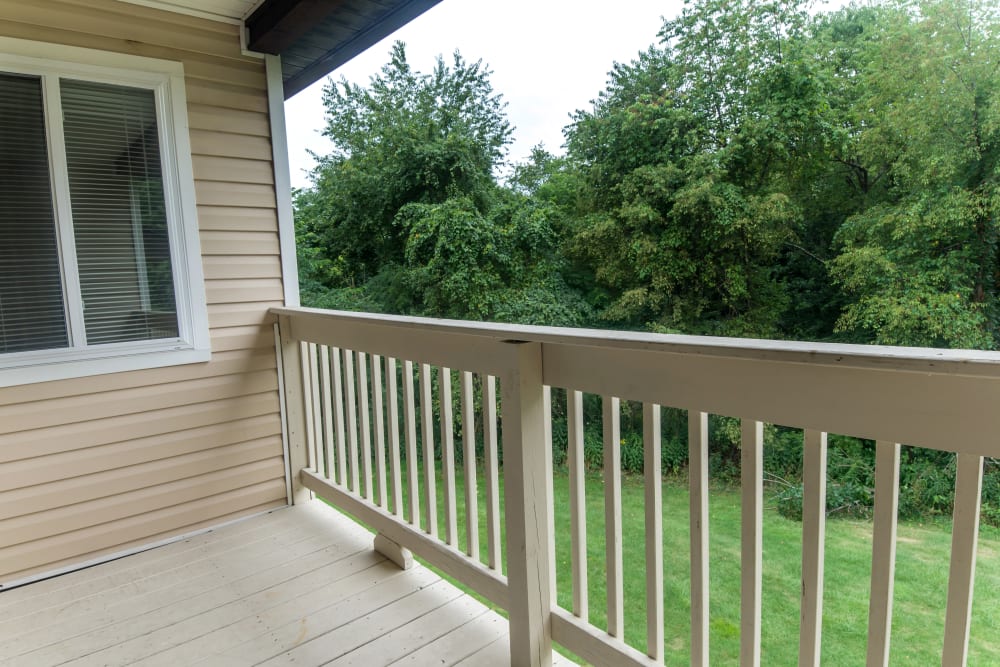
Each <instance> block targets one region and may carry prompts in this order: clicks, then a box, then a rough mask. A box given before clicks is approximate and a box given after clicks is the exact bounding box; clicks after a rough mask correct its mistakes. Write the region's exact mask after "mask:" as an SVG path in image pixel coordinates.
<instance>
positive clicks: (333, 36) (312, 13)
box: [246, 0, 440, 99]
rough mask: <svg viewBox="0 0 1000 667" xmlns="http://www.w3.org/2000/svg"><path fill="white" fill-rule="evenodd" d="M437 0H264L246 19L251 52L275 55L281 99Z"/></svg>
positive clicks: (344, 60)
mask: <svg viewBox="0 0 1000 667" xmlns="http://www.w3.org/2000/svg"><path fill="white" fill-rule="evenodd" d="M438 2H440V0H265V2H264V3H263V4H261V6H260V7H258V8H257V9H256V10H255V11H254V12H253V14H251V15H250V16H249V18H247V20H246V27H247V46H248V48H249V49H250V50H251V51H257V52H259V53H270V54H272V55H280V56H281V74H282V80H283V82H284V88H285V99H288V98H289V97H291V96H292V95H294V94H295V93H297V92H299V91H300V90H302V89H303V88H306V87H307V86H309V85H310V84H312V83H313V82H315V81H318V80H319V79H321V78H323V77H324V76H326V75H327V74H329V73H330V72H332V71H333V70H334V69H336V68H337V67H339V66H340V65H343V64H344V63H346V62H347V61H348V60H350V59H351V58H353V57H354V56H356V55H358V54H359V53H361V52H362V51H364V50H365V49H367V48H368V47H370V46H372V45H373V44H375V43H376V42H378V41H379V40H381V39H383V38H385V37H387V36H388V35H390V34H392V33H393V32H395V31H396V30H398V29H399V28H401V27H403V26H404V25H406V24H407V23H409V22H410V21H412V20H413V19H415V18H416V17H418V16H420V15H421V14H423V13H424V12H425V11H427V10H428V9H430V8H431V7H433V6H434V5H436V4H437V3H438Z"/></svg>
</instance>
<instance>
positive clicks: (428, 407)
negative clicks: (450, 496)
mask: <svg viewBox="0 0 1000 667" xmlns="http://www.w3.org/2000/svg"><path fill="white" fill-rule="evenodd" d="M420 431H421V440H422V444H423V448H424V505H425V510H424V511H425V512H426V515H427V532H428V533H429V534H431V535H434V536H437V534H438V528H437V481H436V479H435V478H436V476H437V470H436V469H435V465H434V399H433V394H432V392H431V367H430V364H420Z"/></svg>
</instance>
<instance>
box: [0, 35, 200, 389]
mask: <svg viewBox="0 0 1000 667" xmlns="http://www.w3.org/2000/svg"><path fill="white" fill-rule="evenodd" d="M0 72H4V73H12V74H24V75H29V76H39V77H41V87H42V101H43V105H44V115H45V133H46V141H47V145H48V160H49V177H50V181H51V188H52V204H53V212H54V215H55V220H56V236H57V247H58V253H59V266H60V271H61V280H62V286H63V301H64V308H65V312H66V326H67V333H68V342H69V347H64V348H52V349H45V350H32V351H28V352H9V353H2V354H0V387H5V386H13V385H19V384H28V383H33V382H44V381H50V380H58V379H67V378H73V377H86V376H91V375H99V374H104V373H115V372H122V371H128V370H139V369H148V368H159V367H164V366H173V365H178V364H189V363H199V362H205V361H209V360H210V358H211V341H210V335H209V327H208V309H207V305H206V299H205V284H204V275H203V268H202V260H201V244H200V240H199V237H198V211H197V205H196V196H195V187H194V170H193V166H192V159H191V145H190V138H189V133H188V120H187V99H186V95H185V87H184V85H185V84H184V68H183V65H182V64H181V63H179V62H175V61H169V60H161V59H156V58H146V57H142V56H133V55H128V54H120V53H113V52H107V51H97V50H94V49H85V48H80V47H73V46H66V45H61V44H50V43H45V42H33V41H28V40H21V39H15V38H7V37H0ZM60 78H65V79H77V80H80V81H92V82H95V83H106V84H112V85H119V86H129V87H133V88H143V89H147V90H151V91H152V92H153V95H154V99H155V102H156V119H157V135H158V140H159V142H160V162H161V170H162V176H163V194H164V204H165V208H166V213H167V230H168V231H167V234H168V238H169V243H170V260H171V268H172V273H173V284H174V298H175V302H176V309H177V325H178V337H176V338H161V339H154V340H146V341H132V342H123V343H103V344H97V345H91V346H86V345H81V343H82V342H83V341H84V340H85V327H84V321H83V302H82V297H81V295H80V276H79V271H78V267H77V263H76V249H75V238H74V231H73V215H72V210H71V205H70V191H69V172H68V166H67V158H66V147H65V140H64V136H63V130H62V120H63V116H62V103H61V99H60V89H59V79H60Z"/></svg>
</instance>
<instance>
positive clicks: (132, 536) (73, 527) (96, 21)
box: [0, 0, 285, 584]
mask: <svg viewBox="0 0 1000 667" xmlns="http://www.w3.org/2000/svg"><path fill="white" fill-rule="evenodd" d="M0 35H3V36H8V37H17V38H21V39H31V40H36V41H42V42H54V43H59V44H67V45H71V46H79V47H85V48H92V49H99V50H104V51H114V52H120V53H128V54H133V55H140V56H147V57H153V58H162V59H168V60H175V61H180V62H182V63H183V64H184V69H185V75H186V88H187V97H188V120H189V123H190V139H191V147H192V161H193V166H194V176H195V190H196V197H197V207H198V208H197V210H198V218H199V230H200V240H201V246H202V261H203V267H204V272H205V287H206V291H207V299H208V315H209V323H210V327H211V335H212V361H211V362H209V363H203V364H190V365H183V366H171V367H167V368H161V369H154V370H147V371H130V372H124V373H114V374H107V375H98V376H93V377H87V378H77V379H70V380H63V381H57V382H45V383H39V384H30V385H22V386H17V387H9V388H2V389H0V584H2V583H3V582H5V581H12V580H16V579H21V578H24V577H27V576H33V575H37V574H40V573H44V572H47V571H51V570H55V569H60V568H64V567H68V566H72V565H73V564H75V563H82V562H86V561H91V560H93V559H95V558H100V557H101V556H102V555H108V554H114V553H117V552H120V551H122V550H125V549H130V548H134V547H138V546H141V545H143V544H147V543H151V542H154V541H158V540H162V539H165V538H168V537H170V536H173V535H179V534H183V533H186V532H190V531H192V530H195V529H198V528H202V527H206V526H211V525H214V524H218V523H222V522H225V521H229V520H232V519H235V518H238V517H241V516H246V515H249V514H252V513H255V512H259V511H263V510H266V509H269V508H273V507H277V506H281V505H284V504H285V482H284V462H283V458H282V444H281V422H280V415H279V405H278V377H277V372H276V369H275V357H274V340H273V334H272V326H271V325H272V322H273V319H272V318H271V317H270V316H269V315H268V314H267V309H268V307H270V306H273V305H279V304H281V302H282V299H283V290H282V283H281V261H280V257H279V242H278V224H277V213H276V210H275V193H274V172H273V167H272V163H271V142H270V133H269V122H268V116H267V94H266V85H265V74H264V65H263V62H262V61H260V60H258V59H254V58H249V57H245V56H243V55H241V53H240V39H239V28H238V27H237V26H235V25H231V24H227V23H223V22H214V21H209V20H204V19H200V18H196V17H192V16H187V15H184V14H172V13H168V12H163V11H160V10H156V9H151V8H148V7H144V6H139V5H135V4H127V3H123V2H117V1H116V0H32V2H24V1H23V0H0Z"/></svg>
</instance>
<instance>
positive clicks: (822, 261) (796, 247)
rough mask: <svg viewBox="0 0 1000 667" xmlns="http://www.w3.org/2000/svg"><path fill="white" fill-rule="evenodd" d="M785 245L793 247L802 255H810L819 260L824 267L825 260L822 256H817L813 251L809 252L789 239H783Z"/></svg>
mask: <svg viewBox="0 0 1000 667" xmlns="http://www.w3.org/2000/svg"><path fill="white" fill-rule="evenodd" d="M785 245H786V246H789V247H791V248H795V249H796V250H798V251H799V252H801V253H802V254H803V255H805V256H807V257H812V258H813V259H815V260H816V261H817V262H819V263H820V264H822V265H823V266H824V267H825V266H826V263H827V260H825V259H823V258H822V257H818V256H816V255H814V254H813V253H811V252H809V251H808V250H806V249H805V248H803V247H802V246H800V245H799V244H797V243H792V242H791V241H785Z"/></svg>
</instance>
